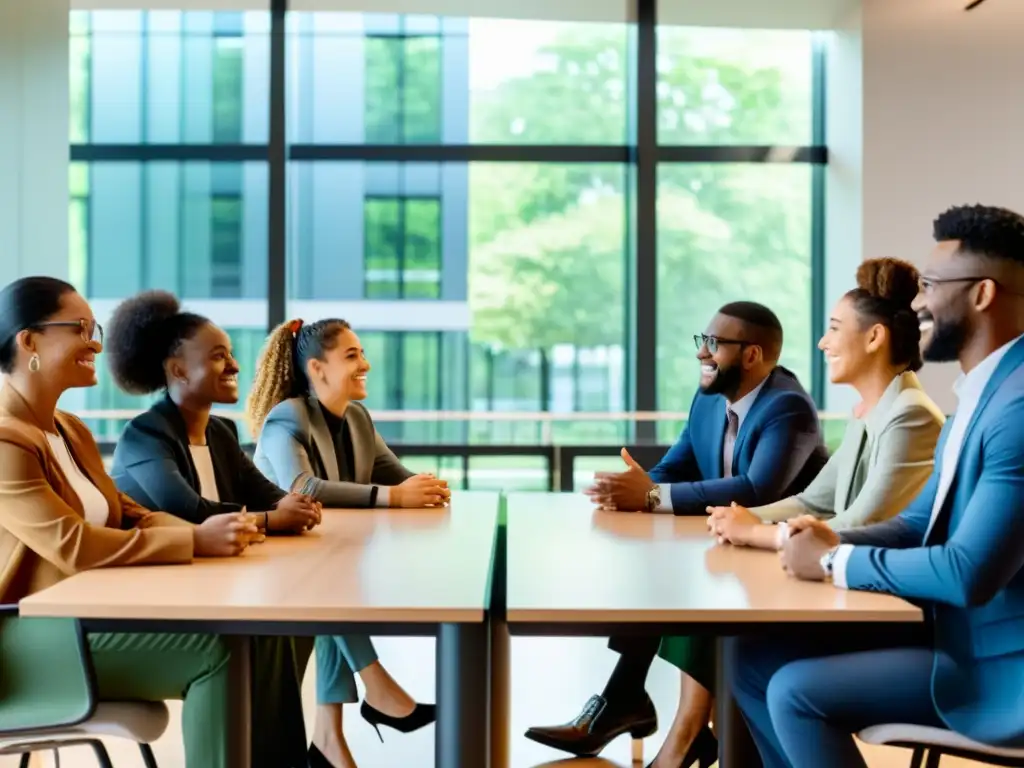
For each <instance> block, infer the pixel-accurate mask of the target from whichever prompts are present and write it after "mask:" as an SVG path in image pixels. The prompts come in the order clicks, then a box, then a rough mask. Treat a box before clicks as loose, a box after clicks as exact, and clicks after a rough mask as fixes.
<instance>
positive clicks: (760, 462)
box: [526, 301, 828, 756]
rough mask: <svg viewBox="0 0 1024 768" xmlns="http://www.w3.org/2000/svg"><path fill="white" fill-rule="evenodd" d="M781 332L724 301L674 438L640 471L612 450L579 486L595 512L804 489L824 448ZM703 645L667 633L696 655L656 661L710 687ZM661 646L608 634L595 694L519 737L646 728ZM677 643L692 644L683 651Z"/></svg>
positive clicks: (763, 500)
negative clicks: (606, 675) (608, 664)
mask: <svg viewBox="0 0 1024 768" xmlns="http://www.w3.org/2000/svg"><path fill="white" fill-rule="evenodd" d="M782 336H783V334H782V324H781V323H780V322H779V319H778V317H776V316H775V313H774V312H772V311H771V310H770V309H769V308H768V307H766V306H764V305H762V304H756V303H754V302H749V301H741V302H734V303H732V304H726V305H725V306H723V307H722V308H721V309H720V310H719V311H718V313H717V314H716V315H715V316H714V318H713V319H712V320H711V323H710V324H709V325H708V327H707V329H706V330H705V332H704V333H701V334H696V335H695V336H694V342H695V344H696V346H697V359H698V360H699V361H700V369H701V376H700V389H699V391H698V392H697V394H696V396H695V397H694V399H693V403H692V405H691V406H690V413H689V419H688V421H687V424H686V427H685V428H684V429H683V432H682V434H681V435H680V437H679V439H678V440H677V441H676V443H675V445H673V446H672V448H671V449H670V450H669V451H668V453H666V454H665V456H664V458H662V460H661V461H660V462H659V463H658V465H657V466H656V467H654V468H653V469H652V470H651V471H650V473H647V472H645V471H644V470H643V469H642V468H641V467H640V465H639V464H637V463H636V462H635V461H634V460H633V459H632V457H630V455H629V454H628V452H626V450H625V449H623V452H622V455H623V459H624V461H625V462H626V465H627V468H626V470H625V471H623V472H617V473H612V472H601V473H598V475H597V477H596V479H595V480H596V481H595V484H594V486H593V487H592V488H590V489H588V490H587V493H588V494H589V495H590V496H591V497H592V498H593V499H594V500H595V502H597V503H598V505H600V506H601V507H602V508H604V509H610V510H621V511H641V512H651V513H668V514H676V515H705V514H706V512H707V508H708V507H709V506H727V505H729V504H730V503H731V502H733V501H735V502H736V503H737V504H742V505H744V506H755V505H759V504H769V503H771V502H774V501H778V500H779V499H782V498H785V497H787V496H790V495H793V494H795V493H799V492H800V491H801V490H803V489H804V488H805V487H806V486H807V484H808V483H809V482H810V481H811V480H812V479H813V478H814V477H815V476H816V475H817V474H818V472H819V471H820V470H821V468H822V467H823V466H824V465H825V462H826V461H827V459H828V453H827V451H826V449H825V445H824V442H823V440H822V436H821V430H820V427H819V423H818V415H817V408H816V407H815V404H814V401H813V400H812V399H811V398H810V396H809V395H808V394H807V392H806V391H805V390H804V388H803V387H802V386H801V385H800V382H799V381H798V380H797V378H796V376H794V375H793V374H792V373H791V372H790V371H788V370H786V369H785V368H783V367H781V366H779V365H778V359H779V354H780V352H781V351H782ZM712 642H713V641H711V640H709V639H700V638H673V639H672V643H673V644H674V645H675V648H674V653H676V654H679V655H685V656H686V657H687V658H699V662H697V663H696V664H694V665H691V664H689V663H687V664H679V663H677V661H676V660H675V659H674V658H670V657H669V656H666V658H669V660H670V661H672V663H674V664H677V666H680V668H681V669H683V670H684V672H686V673H687V674H689V675H690V676H691V677H692V678H693V679H695V680H697V682H698V683H699V684H700V685H702V686H703V687H704V688H709V687H710V686H711V682H710V681H711V680H713V678H714V658H713V648H712V650H709V649H708V647H707V646H708V644H709V643H712ZM660 643H661V638H658V637H650V638H645V637H639V638H638V637H616V638H612V639H611V641H610V643H609V647H611V648H612V650H615V651H617V652H619V653H620V654H621V656H620V659H619V662H618V664H617V665H616V667H615V671H614V672H613V673H612V676H611V678H610V679H609V680H608V684H607V685H606V686H605V689H604V692H603V693H602V694H601V695H600V696H592V697H591V699H590V700H589V701H588V702H587V704H586V706H585V707H584V708H583V712H582V713H581V715H580V716H578V717H577V718H576V719H575V720H574V721H572V722H571V723H568V724H566V725H559V726H549V727H535V728H530V729H529V730H528V731H527V733H526V737H527V738H529V739H532V740H533V741H536V742H539V743H541V744H544V745H546V746H550V747H554V748H555V749H561V750H564V751H566V752H570V753H572V754H575V755H581V756H592V755H596V754H597V753H598V752H600V751H601V750H602V749H603V748H604V747H605V745H606V744H607V743H608V742H609V741H611V740H612V739H613V738H615V737H616V736H618V735H620V734H622V733H627V732H629V733H634V734H636V733H647V732H651V733H653V732H654V730H656V729H657V714H656V712H655V710H654V704H653V703H652V702H651V700H650V697H649V696H648V695H647V692H646V690H645V681H646V678H647V671H648V669H649V668H650V665H651V662H652V661H653V660H654V656H655V655H656V654H657V653H658V648H659V644H660ZM680 644H693V646H694V648H687V649H686V651H685V652H684V651H681V650H680V649H679V645H680ZM696 646H699V649H698V648H697V647H696ZM698 651H699V652H698ZM663 653H664V652H663ZM694 667H697V669H695V668H694ZM706 697H710V693H706ZM705 722H706V720H705Z"/></svg>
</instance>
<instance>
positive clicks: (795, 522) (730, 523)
mask: <svg viewBox="0 0 1024 768" xmlns="http://www.w3.org/2000/svg"><path fill="white" fill-rule="evenodd" d="M707 512H708V530H709V531H710V532H711V535H712V536H714V537H715V538H716V539H717V540H718V543H719V544H736V545H740V546H746V545H747V544H749V542H750V531H751V530H752V528H753V526H755V525H763V524H764V523H763V522H762V521H761V519H760V518H759V517H757V515H755V514H754V513H753V512H751V511H750V510H749V509H747V508H746V507H743V506H741V505H739V504H736V503H735V502H733V503H732V504H731V505H730V506H728V507H708V508H707ZM786 525H787V526H788V527H789V536H788V537H787V538H786V541H785V543H784V544H783V545H782V549H781V550H779V561H780V563H781V564H782V568H783V569H784V570H785V571H786V573H788V574H789V575H790V576H795V577H796V578H798V579H803V580H806V581H821V580H823V579H824V578H825V576H826V574H825V570H824V568H822V567H821V558H822V556H823V555H824V554H825V553H826V552H828V551H829V550H830V549H832V548H834V547H836V546H838V544H839V534H837V533H836V532H835V531H833V530H832V529H831V528H830V527H829V526H828V524H827V523H826V522H825V521H823V520H819V519H818V518H816V517H814V516H813V515H802V516H800V517H796V518H793V519H792V520H789V521H788V522H787V523H786Z"/></svg>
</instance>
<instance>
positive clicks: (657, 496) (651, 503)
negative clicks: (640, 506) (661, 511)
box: [647, 485, 661, 512]
mask: <svg viewBox="0 0 1024 768" xmlns="http://www.w3.org/2000/svg"><path fill="white" fill-rule="evenodd" d="M660 506H661V488H659V487H658V486H656V485H655V486H653V487H652V488H651V489H650V490H649V491H647V511H648V512H653V511H654V510H656V509H657V508H658V507H660Z"/></svg>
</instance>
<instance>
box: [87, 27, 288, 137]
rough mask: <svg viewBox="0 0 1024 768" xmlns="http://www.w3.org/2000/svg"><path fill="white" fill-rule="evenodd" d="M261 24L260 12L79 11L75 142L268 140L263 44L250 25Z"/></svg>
mask: <svg viewBox="0 0 1024 768" xmlns="http://www.w3.org/2000/svg"><path fill="white" fill-rule="evenodd" d="M227 22H230V23H227ZM268 23H269V13H267V12H265V11H264V12H261V11H246V12H245V13H240V14H216V13H213V12H211V11H91V12H90V11H81V12H76V13H75V14H74V15H73V17H72V22H71V29H72V34H71V38H70V72H69V74H70V82H69V85H70V107H71V126H70V136H71V141H72V143H80V142H85V141H91V142H94V143H118V144H138V143H142V144H149V143H154V144H210V143H215V144H238V143H265V142H266V141H267V140H268V135H269V132H268V114H269V113H268V109H267V100H268V98H269V89H270V86H269V61H270V59H269V57H270V44H269V36H268V35H267V34H266V32H265V31H255V30H261V29H265V28H266V25H267V24H268ZM243 30H245V31H243Z"/></svg>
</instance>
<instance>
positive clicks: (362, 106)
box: [69, 10, 815, 487]
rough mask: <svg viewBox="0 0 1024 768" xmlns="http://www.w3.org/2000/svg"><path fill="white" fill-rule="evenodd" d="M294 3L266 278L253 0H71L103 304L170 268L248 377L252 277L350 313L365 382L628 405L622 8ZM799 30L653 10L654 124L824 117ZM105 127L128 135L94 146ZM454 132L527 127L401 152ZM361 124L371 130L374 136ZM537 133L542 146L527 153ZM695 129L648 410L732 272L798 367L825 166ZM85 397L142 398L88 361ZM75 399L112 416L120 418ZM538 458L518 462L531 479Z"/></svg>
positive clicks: (93, 282) (80, 122) (167, 276)
mask: <svg viewBox="0 0 1024 768" xmlns="http://www.w3.org/2000/svg"><path fill="white" fill-rule="evenodd" d="M286 22H287V25H286V44H287V49H286V73H287V77H286V79H285V85H286V91H285V103H286V110H287V114H286V118H287V126H288V129H287V136H288V141H289V146H288V166H287V176H286V178H287V197H286V200H285V213H286V218H287V237H286V241H287V250H286V254H285V264H286V273H287V279H286V281H285V283H284V284H281V285H274V286H269V287H268V285H267V275H268V263H269V255H268V254H269V252H270V251H269V248H270V246H269V241H268V228H267V222H268V218H269V216H270V213H271V212H270V210H269V209H268V196H269V189H270V179H269V172H268V165H267V161H266V159H265V158H266V148H267V142H268V136H269V130H268V125H269V123H268V103H269V99H270V77H269V62H270V45H269V34H268V32H269V29H270V18H269V13H266V12H244V13H215V12H202V11H141V10H139V11H130V10H129V11H126V10H122V11H92V12H84V11H75V12H73V13H72V15H71V42H70V46H71V48H70V52H71V57H70V66H71V71H70V86H71V87H70V113H71V114H70V117H71V119H70V126H69V136H70V141H71V144H72V165H71V168H70V171H69V185H70V186H69V189H70V193H71V195H70V209H69V224H70V234H71V238H70V242H71V245H70V253H69V273H70V275H71V278H72V279H73V280H74V281H75V282H76V284H77V285H79V286H80V287H82V289H83V290H84V291H86V293H87V295H88V297H89V298H90V300H91V301H92V302H93V304H94V305H95V306H96V308H97V313H98V314H99V315H100V316H101V317H102V316H103V314H104V313H109V311H110V310H111V309H112V308H113V306H114V305H116V303H117V301H119V300H121V299H123V298H125V297H127V296H130V295H132V294H133V293H135V292H137V291H140V290H143V289H146V288H156V287H160V288H167V289H170V290H174V291H175V292H177V293H178V294H179V295H181V296H182V297H183V298H184V299H185V301H186V302H187V303H189V305H190V306H195V307H196V308H197V309H199V310H200V311H203V312H205V313H207V314H208V315H209V316H210V317H211V318H212V319H214V320H215V321H216V322H218V323H219V324H221V325H222V326H223V327H225V328H226V329H227V330H228V332H229V333H230V334H231V337H232V339H233V342H234V344H235V346H236V353H237V354H238V357H239V360H240V363H241V365H242V376H241V381H242V383H243V386H242V389H243V392H242V394H243V397H244V396H245V394H246V392H245V390H246V389H247V386H246V385H247V382H248V381H249V380H251V376H252V373H253V369H254V367H255V364H256V355H257V353H258V350H259V346H260V344H261V342H262V340H263V338H264V336H265V334H266V331H267V324H268V319H269V315H268V312H269V309H268V307H269V302H268V289H269V291H274V292H280V293H279V294H277V295H279V296H283V300H284V301H285V303H286V307H285V314H286V316H287V317H289V318H290V317H296V316H302V317H304V318H305V319H306V320H313V319H316V318H317V317H323V316H328V315H338V316H343V317H345V318H346V319H349V320H351V321H352V322H353V324H354V325H355V327H356V330H357V332H358V333H359V334H360V338H361V339H362V342H363V345H364V347H365V349H366V353H367V356H368V358H369V359H370V362H371V364H372V366H373V369H372V371H371V374H370V379H369V393H370V396H369V400H368V402H367V405H368V406H369V407H371V408H372V409H374V410H375V411H378V412H380V411H402V410H459V411H462V410H469V411H552V412H566V413H572V412H595V413H606V412H609V411H621V410H631V409H632V408H634V404H635V402H636V392H635V388H634V382H633V374H632V371H633V368H634V366H635V364H636V361H637V359H638V354H640V350H639V349H638V347H637V345H638V344H644V343H646V342H645V341H644V340H637V339H636V337H635V335H634V332H633V329H632V317H633V314H634V312H635V310H636V304H637V302H638V301H639V300H640V298H641V297H640V293H639V291H640V290H641V288H640V286H638V285H637V283H636V280H635V279H634V278H635V273H634V269H635V266H636V258H637V253H636V220H635V211H636V205H637V200H636V193H635V177H636V174H635V168H634V167H633V166H632V165H631V164H630V162H628V156H627V152H626V148H628V146H629V145H630V143H631V142H632V141H633V136H632V132H633V127H632V126H633V117H632V116H633V115H634V113H635V107H634V104H635V101H636V98H637V88H636V83H635V70H636V41H635V35H633V34H632V33H631V31H630V29H629V27H628V26H627V25H626V24H612V23H568V22H547V21H544V22H541V21H536V22H531V21H506V20H502V21H497V20H488V19H466V18H447V17H436V16H423V15H416V16H399V15H393V14H367V15H360V14H347V13H300V12H290V13H289V14H288V16H287V20H286ZM813 41H814V38H813V34H812V33H810V32H805V31H769V30H744V29H721V30H717V29H690V28H683V27H662V28H660V29H659V30H658V56H659V58H658V82H657V91H656V92H657V101H658V103H657V133H658V141H659V143H660V144H661V146H662V148H669V149H671V148H673V147H694V148H699V147H713V148H724V149H725V150H728V149H729V148H731V147H750V146H763V145H783V146H805V145H810V144H812V143H813V141H814V136H813V132H812V122H813V121H812V117H813V115H812V112H813V109H812V107H813V104H814V87H813V82H814V78H813V71H814V70H813V65H812V62H813V60H814V56H813V55H812V54H813ZM155 144H160V145H169V146H172V147H178V148H181V149H182V153H181V159H167V158H166V157H156V156H154V155H152V154H151V153H149V150H148V147H149V146H150V145H155ZM106 145H116V146H117V147H119V149H118V152H120V153H122V154H120V155H118V156H110V155H109V154H107V155H103V156H102V157H101V156H100V155H99V152H100V151H101V150H102V149H103V147H104V146H106ZM467 145H470V146H471V145H486V146H488V147H489V146H498V147H502V146H510V147H519V148H522V151H523V154H522V156H521V157H518V158H517V159H516V160H515V161H512V162H508V161H505V162H502V161H500V159H499V158H493V159H490V158H488V157H487V155H486V153H485V154H484V155H474V156H473V158H472V159H467V160H457V159H451V155H448V156H446V157H447V159H446V158H445V157H442V156H440V155H439V154H438V155H436V156H434V155H431V153H430V152H429V151H422V152H418V154H417V155H416V156H415V157H413V156H411V155H408V156H406V155H401V154H400V151H401V150H404V149H409V148H412V149H417V150H418V148H423V147H425V148H426V149H427V150H429V148H430V147H438V148H439V149H443V148H446V147H464V146H467ZM364 147H366V148H370V149H372V150H373V151H374V152H375V153H377V154H375V155H374V156H373V157H370V156H367V157H361V156H360V154H359V153H360V151H361V150H362V148H364ZM532 147H538V148H539V149H538V152H540V151H541V149H543V150H544V151H545V154H544V155H543V157H537V158H533V159H531V155H530V153H531V151H532V150H531V148H532ZM218 148H219V149H221V150H223V149H230V150H231V154H230V155H225V154H223V153H221V154H217V150H218ZM559 148H566V150H565V151H566V152H570V151H571V152H573V157H572V158H568V157H566V158H565V159H559V154H558V152H559ZM569 148H571V149H569ZM392 149H393V150H394V152H393V153H392V155H389V154H388V153H389V152H390V151H391V150H392ZM618 149H622V152H621V155H616V154H615V153H616V152H617V151H618ZM382 151H383V154H381V152H382ZM588 152H589V153H592V154H593V157H592V159H589V160H588V159H587V158H588V157H589V155H588V154H587V153H588ZM701 152H703V150H701ZM250 153H251V154H250ZM581 153H583V154H582V155H581ZM609 153H611V154H609ZM698 154H699V153H698ZM705 154H707V159H705V160H699V161H691V160H686V161H682V160H663V161H661V162H660V163H659V165H658V168H657V231H656V242H657V262H656V281H655V284H654V286H653V288H652V293H653V296H650V297H649V298H645V299H644V300H645V301H652V302H654V305H655V307H656V316H657V322H656V327H657V334H656V339H657V342H656V346H654V347H651V349H652V350H653V351H649V352H648V353H647V354H649V355H653V357H654V359H655V360H656V362H657V392H656V397H657V407H658V408H659V409H662V410H671V411H685V410H686V409H687V408H688V405H689V402H690V400H691V399H692V397H693V394H694V392H695V390H696V385H697V378H698V371H697V368H696V361H695V359H694V349H693V347H692V342H690V339H691V338H692V335H693V334H694V333H697V332H700V331H701V330H703V329H704V327H705V325H706V323H707V322H708V320H709V319H710V317H711V314H713V312H714V310H715V309H716V308H717V307H718V306H720V305H721V304H723V303H725V302H727V301H732V300H737V299H750V300H755V301H761V302H763V303H765V304H767V305H769V306H770V307H772V308H773V309H775V311H776V312H777V314H779V316H780V317H781V318H783V322H784V325H785V333H786V343H785V349H784V354H783V361H782V362H783V364H785V365H787V366H788V367H790V368H792V369H793V370H794V371H795V372H796V373H797V375H798V376H799V377H800V378H801V380H802V381H803V382H804V384H805V385H806V386H807V387H808V388H810V386H811V376H812V359H813V358H812V352H811V350H812V336H813V333H814V327H813V323H812V314H811V306H812V303H811V294H812V284H813V277H814V276H813V275H812V262H813V255H812V241H813V237H812V230H813V222H812V212H813V210H814V196H813V191H814V189H815V187H814V183H813V173H814V170H813V168H814V166H812V164H810V163H808V162H753V161H751V162H747V161H740V160H738V159H728V160H727V161H723V160H722V159H721V156H712V155H711V154H708V153H705ZM617 156H620V157H621V159H620V160H615V159H609V158H610V157H611V158H614V157H617ZM235 157H237V158H239V159H231V158H235ZM403 157H404V158H406V159H396V158H403ZM644 296H647V294H644ZM652 343H653V342H652ZM77 397H79V398H80V401H78V402H77V405H78V407H81V408H89V409H97V408H128V409H133V408H138V407H141V406H142V405H143V404H144V403H142V402H141V401H140V400H139V398H134V397H131V396H127V395H124V394H123V393H120V392H118V391H117V390H116V388H114V387H113V385H112V383H111V382H110V380H109V377H108V376H107V375H106V373H105V372H104V373H103V374H102V376H101V384H100V386H99V387H97V388H95V389H94V390H90V391H88V392H85V393H79V394H78V395H77ZM92 426H94V427H97V431H98V433H99V434H100V435H101V437H107V438H113V437H115V436H116V435H117V434H118V433H119V432H120V428H121V423H119V422H116V421H107V422H103V423H102V424H99V423H93V424H92ZM379 426H380V428H381V431H382V433H383V434H385V436H386V438H387V439H389V440H393V441H396V442H406V443H431V442H449V443H471V444H473V443H523V444H535V443H537V442H538V441H539V440H540V439H541V437H542V436H550V438H551V439H553V440H555V441H556V442H560V443H583V444H593V443H609V444H618V443H621V442H622V441H624V440H628V439H629V437H630V434H631V433H630V430H629V428H628V427H627V426H626V425H625V424H623V423H620V422H610V421H593V422H586V421H566V422H556V423H555V424H554V425H553V426H552V427H551V429H550V431H549V433H547V434H545V433H543V432H542V430H541V428H540V426H539V425H538V424H537V423H536V422H470V423H458V424H454V423H444V422H428V423H415V422H391V421H387V420H382V421H380V422H379ZM679 428H680V424H679V423H669V424H664V425H660V426H659V431H658V438H659V439H660V440H661V441H669V440H671V439H673V438H674V437H675V436H676V434H677V433H678V430H679ZM243 436H244V430H243ZM530 461H532V459H530ZM530 461H526V460H525V459H524V461H523V465H524V466H523V468H522V471H521V473H520V474H521V475H522V476H523V478H527V479H524V480H523V483H524V486H523V487H533V486H532V485H531V484H535V483H536V477H535V476H534V474H532V473H535V472H536V471H537V470H536V467H535V466H534V465H533V464H531V463H530ZM442 464H444V462H443V461H440V460H439V461H438V462H435V463H434V464H432V465H431V468H433V469H437V468H438V467H441V466H442ZM527 465H529V466H527ZM473 466H475V467H477V470H474V471H479V472H480V473H483V475H486V474H487V473H488V472H491V471H492V469H493V468H492V467H490V466H489V465H487V462H486V461H484V460H483V459H478V458H474V459H473ZM459 471H461V469H459Z"/></svg>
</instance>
